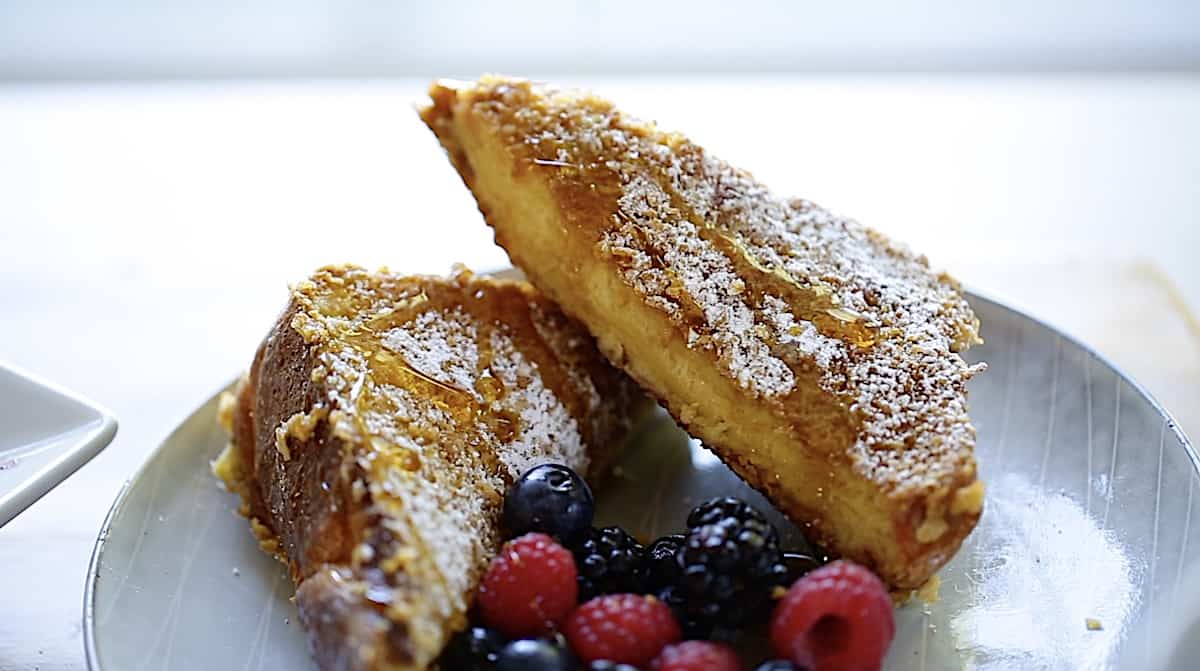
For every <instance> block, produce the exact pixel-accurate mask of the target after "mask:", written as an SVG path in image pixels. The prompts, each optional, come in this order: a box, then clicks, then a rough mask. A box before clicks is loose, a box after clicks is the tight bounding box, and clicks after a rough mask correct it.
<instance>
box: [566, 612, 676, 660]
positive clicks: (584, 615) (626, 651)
mask: <svg viewBox="0 0 1200 671" xmlns="http://www.w3.org/2000/svg"><path fill="white" fill-rule="evenodd" d="M564 632H565V633H566V635H567V641H568V642H570V644H571V648H572V649H574V650H575V654H577V655H579V657H580V659H582V660H583V661H584V662H585V663H590V662H594V661H596V660H600V659H606V660H609V661H611V662H619V663H622V664H632V665H634V666H644V665H646V664H648V663H649V662H650V660H652V659H654V656H655V655H657V654H658V653H659V651H661V650H662V649H663V648H664V647H665V646H667V645H669V644H671V643H674V642H675V641H678V640H679V637H680V636H681V632H680V631H679V623H678V622H676V621H675V616H674V615H673V614H672V613H671V609H670V608H668V607H667V605H666V604H664V603H662V602H661V601H659V600H657V599H655V598H654V597H647V596H640V595H637V594H609V595H607V596H601V597H597V598H595V599H592V600H591V601H588V602H587V603H585V604H583V605H582V606H580V607H579V608H577V609H575V612H574V613H571V617H569V618H567V624H566V627H565V629H564Z"/></svg>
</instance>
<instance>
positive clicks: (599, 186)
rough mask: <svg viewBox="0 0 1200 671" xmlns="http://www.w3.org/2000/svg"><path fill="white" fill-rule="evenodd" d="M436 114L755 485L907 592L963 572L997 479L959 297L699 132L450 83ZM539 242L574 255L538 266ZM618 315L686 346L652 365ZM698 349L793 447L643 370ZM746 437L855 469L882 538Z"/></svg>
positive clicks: (543, 269) (527, 94)
mask: <svg viewBox="0 0 1200 671" xmlns="http://www.w3.org/2000/svg"><path fill="white" fill-rule="evenodd" d="M431 97H432V98H433V104H432V105H431V106H429V107H427V108H425V109H424V110H423V111H422V117H423V119H424V120H425V121H426V123H427V124H428V125H429V126H430V128H431V129H432V130H434V132H435V133H436V134H437V135H438V137H439V138H440V139H441V140H442V142H443V144H444V145H445V146H446V147H447V149H448V151H449V153H450V154H451V156H452V161H453V162H454V164H455V166H456V167H457V168H458V169H459V171H460V174H461V175H462V176H463V179H464V181H465V182H466V183H467V185H468V186H469V187H470V188H471V189H472V191H473V192H474V193H475V195H476V199H477V201H478V203H479V206H480V210H481V211H482V212H483V213H484V215H485V218H486V219H487V221H488V223H489V224H490V225H491V226H492V228H493V229H494V230H495V233H496V240H497V242H498V244H500V245H501V246H502V247H504V248H505V249H506V250H507V251H508V252H509V254H510V257H511V258H512V259H513V261H514V263H515V264H516V265H517V266H518V267H520V268H522V269H523V270H524V271H525V272H526V273H527V275H528V276H529V277H530V279H531V281H533V282H534V284H535V285H537V286H538V287H539V288H541V289H542V290H543V291H546V292H547V293H548V294H550V295H551V296H552V297H553V298H554V299H555V300H557V301H558V302H559V303H560V304H561V305H563V307H564V309H565V310H566V311H567V312H568V313H570V314H573V315H574V316H575V317H577V318H578V319H580V320H581V321H583V322H584V323H585V324H586V325H587V326H588V327H589V329H591V330H592V331H593V333H595V334H596V335H597V336H598V338H599V342H600V344H601V349H602V351H604V352H605V354H606V355H608V356H609V358H610V360H612V361H613V363H615V364H617V365H619V366H621V367H623V368H625V369H626V370H627V371H628V372H629V373H630V374H631V375H632V376H633V377H634V378H635V379H637V380H638V381H639V382H641V383H642V384H643V385H644V386H645V387H646V388H648V389H650V390H651V391H652V393H654V395H656V396H658V397H659V398H662V399H667V400H668V401H669V402H668V403H667V404H666V405H667V407H668V409H669V410H670V411H671V413H672V415H673V416H675V417H676V419H678V420H679V421H680V422H681V423H682V424H684V425H685V426H686V427H688V428H689V430H690V431H691V432H693V434H694V435H697V436H698V437H700V438H702V439H703V440H705V442H706V443H707V444H710V445H712V446H713V447H714V448H715V451H716V452H717V453H718V454H719V455H720V456H721V457H722V458H723V460H724V461H725V462H726V463H728V464H730V466H731V467H733V468H734V470H735V471H737V472H738V473H739V475H741V476H742V477H743V478H744V479H746V480H747V481H748V482H750V483H751V484H752V485H753V486H755V487H756V488H758V489H760V491H764V492H766V493H767V494H768V495H769V496H771V497H772V500H773V501H775V502H776V504H777V505H779V506H780V507H781V508H782V509H783V510H784V511H785V512H787V513H788V514H789V515H791V516H792V518H793V519H794V520H796V521H797V522H799V523H802V524H805V525H806V526H808V527H809V528H810V531H812V533H813V534H814V536H815V537H817V538H819V539H821V540H823V541H825V542H826V543H828V545H829V546H830V547H831V548H832V549H834V550H835V551H839V552H841V553H842V554H845V555H846V556H850V557H852V558H855V559H858V560H860V561H864V562H865V563H868V564H871V565H872V566H874V567H876V569H877V570H878V571H879V572H880V573H881V575H883V577H884V578H885V579H886V580H888V581H889V582H891V583H892V584H893V585H894V586H897V587H918V586H919V585H920V584H922V583H924V582H925V579H926V578H927V577H928V575H929V574H931V573H932V572H933V571H934V570H936V569H937V568H938V567H939V566H940V565H941V564H942V563H943V562H944V561H946V560H947V559H948V558H949V556H951V555H952V554H953V551H954V550H955V549H956V548H957V547H958V545H959V544H960V543H961V541H962V539H963V538H964V537H965V536H966V534H967V533H969V531H970V530H971V528H972V527H973V526H974V523H975V520H976V519H977V518H978V515H979V512H980V510H981V506H982V502H981V501H979V502H977V503H976V504H975V505H974V506H968V507H965V508H963V509H955V507H954V505H953V501H956V500H960V499H963V498H964V497H963V496H961V494H962V492H964V491H967V490H970V489H971V488H972V487H973V486H974V484H975V483H976V482H977V481H976V480H975V463H974V458H973V455H972V448H973V445H974V438H975V436H974V430H973V429H972V428H971V426H970V423H969V419H968V418H967V414H966V400H965V395H966V391H965V382H966V380H967V379H968V378H969V377H970V376H971V375H972V374H974V373H976V372H978V370H980V369H981V367H970V366H967V365H966V364H965V363H964V362H963V361H962V359H961V358H960V357H958V355H957V354H956V352H958V351H960V350H962V349H965V348H966V347H967V346H969V345H970V344H971V343H973V342H978V335H977V332H978V320H977V319H976V318H975V316H974V314H973V313H972V312H971V310H970V308H969V306H967V304H966V302H965V301H964V300H963V298H962V296H961V294H960V293H959V290H958V286H957V283H955V282H953V281H952V280H950V279H949V278H947V277H946V276H945V275H935V274H934V273H931V272H930V271H929V270H928V262H927V261H926V260H925V258H924V257H921V256H917V255H914V254H913V253H912V252H910V251H909V250H908V249H907V248H904V247H903V246H901V245H897V244H896V243H894V242H892V241H890V240H889V239H887V238H886V237H885V236H883V235H881V234H879V233H877V232H876V231H873V230H870V229H867V228H865V227H862V226H860V225H858V224H857V223H855V222H852V221H850V220H847V219H843V218H840V217H836V216H835V215H831V214H829V213H828V212H827V211H825V210H823V209H821V208H819V207H817V206H816V205H814V204H812V203H810V202H808V201H803V200H799V199H777V198H775V197H773V196H772V195H771V194H770V193H769V191H767V190H766V189H765V187H762V186H761V185H759V184H757V183H756V182H754V180H753V178H752V177H750V175H749V174H748V173H745V172H744V171H738V170H736V169H733V168H730V167H729V166H727V165H726V164H724V163H722V162H720V161H719V160H717V159H714V158H712V157H710V156H707V155H706V154H705V153H704V152H703V150H702V149H700V148H699V147H697V146H695V145H693V144H691V143H690V142H688V141H687V140H686V139H685V138H683V137H682V136H679V135H675V134H669V133H663V132H661V131H659V130H658V129H656V128H654V127H653V126H652V125H650V124H643V123H641V122H639V121H637V120H635V119H631V118H629V117H626V116H624V115H622V114H621V113H620V112H618V111H617V110H615V109H614V108H613V107H612V105H611V104H609V103H607V102H606V101H602V100H599V99H597V98H594V97H591V96H589V95H587V94H583V93H575V92H564V91H559V90H555V89H551V88H549V87H544V86H540V85H533V84H530V83H529V82H525V81H522V80H510V79H504V78H498V77H485V78H484V79H482V80H480V81H479V82H478V83H475V84H466V85H439V84H435V85H434V87H433V88H432V90H431ZM534 203H536V206H535V205H533V204H534ZM546 212H551V213H553V214H544V213H546ZM554 216H557V217H558V220H559V221H558V222H557V223H555V222H552V221H550V219H551V218H552V217H554ZM543 217H544V218H546V222H545V223H544V224H542V223H536V224H535V223H533V222H540V219H541V218H543ZM781 222H782V223H781ZM538 235H546V236H549V237H551V238H555V239H556V240H557V242H556V243H554V244H549V245H548V246H547V247H545V248H544V249H535V248H534V247H533V243H534V241H535V240H536V236H538ZM581 250H586V251H581ZM551 259H553V261H551ZM564 264H570V265H571V266H572V268H573V270H574V273H575V275H572V273H571V272H568V271H563V270H561V268H560V266H563V265H564ZM606 273H610V274H615V276H616V277H618V278H619V280H620V282H621V283H622V285H623V289H621V290H620V291H618V290H616V289H612V293H613V296H612V297H611V298H612V300H613V301H614V302H613V303H611V304H605V305H603V306H601V305H599V304H596V305H593V304H592V303H594V302H595V301H596V300H600V299H598V298H595V297H594V295H593V294H596V293H597V288H596V287H595V286H589V287H588V288H587V290H584V289H583V288H581V286H580V285H581V283H582V282H583V281H584V280H586V281H587V282H592V281H596V280H595V277H594V276H593V275H604V274H606ZM606 290H607V289H606ZM589 292H590V293H589ZM600 293H601V294H602V293H603V291H601V292H600ZM617 294H621V295H619V296H618V295H617ZM609 298H610V297H609V296H607V295H605V296H603V299H604V300H608V299H609ZM631 298H632V300H636V301H639V302H640V304H641V305H640V306H635V305H633V304H632V303H630V299H631ZM639 307H640V308H644V309H639ZM600 310H607V311H608V312H607V313H601V312H598V311H600ZM615 314H628V315H630V319H633V317H632V315H636V316H637V317H636V318H637V320H638V321H639V323H640V324H641V325H642V328H643V329H644V330H646V331H648V332H653V333H659V331H660V327H659V326H658V324H659V323H660V322H661V323H663V324H666V325H667V327H666V328H667V329H669V330H670V332H671V333H673V334H674V335H673V336H672V337H669V338H668V339H667V340H669V342H670V343H672V344H669V345H668V343H667V341H661V342H660V341H655V344H654V346H653V347H652V348H650V349H646V348H643V349H642V350H641V351H631V347H632V346H636V345H639V344H641V341H648V340H651V339H650V338H648V337H645V336H641V335H639V336H636V337H628V336H629V334H625V335H624V336H623V335H621V333H620V331H619V329H616V328H615V325H616V324H617V323H619V322H620V319H614V318H613V317H611V316H610V315H615ZM679 343H682V347H683V348H685V349H686V350H688V351H691V352H696V353H698V354H697V356H699V355H701V354H702V355H703V356H704V357H707V361H708V364H706V365H708V366H710V367H712V368H714V369H716V370H718V371H719V373H720V375H721V376H722V377H723V378H724V379H725V380H726V382H725V383H721V384H722V385H724V386H727V387H729V390H727V391H725V392H721V393H723V394H724V393H732V394H734V395H735V397H740V398H742V399H744V401H734V400H731V401H730V403H731V404H732V405H734V406H736V405H737V404H738V403H741V404H743V405H744V404H752V405H755V406H758V407H763V408H769V409H770V412H771V413H772V414H774V415H775V416H776V417H777V419H776V420H774V423H775V425H776V426H781V427H784V429H783V431H784V433H782V434H779V435H778V436H775V434H772V436H774V437H772V438H757V437H754V436H743V437H742V439H739V440H741V442H738V443H736V444H735V443H734V442H730V441H731V440H733V436H731V435H729V434H730V431H731V429H730V428H729V427H725V426H723V422H724V419H723V418H720V417H715V416H709V415H707V414H706V413H705V412H704V411H703V408H700V409H699V410H698V409H697V406H696V403H697V398H696V397H695V396H694V395H693V392H692V391H691V390H687V389H682V390H681V389H673V388H671V385H670V384H669V383H670V382H672V379H671V376H670V375H668V374H659V373H657V372H651V371H648V370H645V367H644V366H642V365H641V364H644V363H645V361H646V359H645V357H647V356H651V354H650V352H651V351H658V349H660V348H667V347H676V346H677V345H678V344H679ZM681 356H682V355H681ZM695 370H696V369H693V373H694V372H695ZM705 388H706V389H708V390H710V391H711V390H716V388H717V383H715V382H712V383H711V384H710V385H709V386H708V387H705ZM677 396H678V397H677ZM825 398H833V399H836V402H835V403H833V404H827V403H826V401H825V400H824V399H825ZM814 403H815V407H814ZM827 406H828V407H827ZM746 407H749V406H746ZM815 408H819V412H817V411H816V410H815ZM814 420H817V421H816V422H815V423H814ZM843 430H845V431H846V433H843ZM733 432H734V433H736V431H733ZM788 436H790V437H788ZM745 439H749V440H750V441H751V442H753V441H755V440H758V441H762V440H766V441H768V442H767V444H763V445H760V448H763V449H765V448H766V447H767V446H768V444H778V443H771V442H770V441H780V442H782V443H783V444H787V443H791V444H792V445H793V446H794V447H793V448H792V449H795V450H798V452H797V453H796V454H793V457H794V458H796V459H800V461H801V462H804V461H805V460H809V461H812V460H813V458H814V456H820V457H821V458H823V459H825V460H826V461H827V462H828V463H830V464H831V465H834V467H833V468H831V471H837V473H836V474H835V473H833V472H831V473H830V474H829V475H830V478H831V483H830V484H835V485H836V487H837V488H840V489H841V491H842V492H853V496H850V495H844V496H842V499H845V500H848V501H849V502H851V503H856V504H857V505H859V506H867V508H865V509H863V510H859V511H857V512H858V513H861V514H862V515H864V516H867V517H869V518H870V519H871V521H872V524H874V525H876V526H875V527H873V529H874V531H875V532H877V534H878V536H879V539H878V540H875V541H871V540H870V539H863V538H856V537H854V534H849V535H847V534H846V533H844V532H845V530H847V529H849V528H850V527H853V526H854V523H853V522H851V521H849V520H850V518H847V520H846V521H841V522H839V521H837V514H835V513H837V508H838V506H839V505H841V504H832V503H829V502H828V501H826V502H822V501H821V500H820V497H821V496H822V495H824V496H826V497H830V498H836V496H835V494H831V493H829V492H825V493H822V492H820V491H818V493H817V494H816V495H815V496H814V495H813V494H812V493H811V492H808V493H804V494H803V495H802V496H797V495H796V493H795V491H794V490H795V487H792V488H791V489H792V491H791V492H789V491H788V488H787V487H783V486H780V485H779V483H778V479H779V476H780V473H779V472H771V471H770V469H767V470H764V467H763V466H762V465H761V464H752V463H751V462H748V461H745V460H742V459H740V456H741V454H740V451H741V450H743V449H749V448H748V447H747V445H746V443H745ZM802 452H803V453H810V454H808V456H804V455H803V454H800V453H802ZM785 456H786V455H785ZM793 457H786V458H785V460H784V461H778V463H777V465H776V467H775V468H779V467H780V465H782V464H784V463H788V462H787V461H786V459H790V458H793ZM762 459H764V457H763V456H762V455H761V454H760V455H759V457H758V460H759V461H761V460H762ZM840 464H845V466H842V465H840ZM843 471H847V472H852V473H854V475H852V476H851V475H848V474H846V473H844V472H843ZM785 475H786V474H785ZM835 475H836V477H835ZM806 486H808V487H813V486H816V487H817V488H818V490H819V489H820V485H806ZM960 508H961V506H960ZM841 514H843V515H849V514H850V513H849V512H847V511H842V513H841ZM883 540H886V541H887V542H888V543H890V547H880V546H878V545H879V543H881V542H882V541H883ZM872 542H874V543H875V545H872Z"/></svg>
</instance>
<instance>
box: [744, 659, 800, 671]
mask: <svg viewBox="0 0 1200 671" xmlns="http://www.w3.org/2000/svg"><path fill="white" fill-rule="evenodd" d="M754 671H804V669H803V668H801V667H799V666H796V665H795V664H792V663H791V662H789V661H787V660H786V659H772V660H771V661H769V662H763V663H762V664H759V665H758V666H756V667H754Z"/></svg>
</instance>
